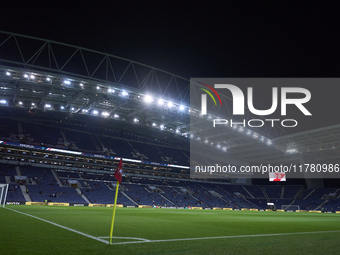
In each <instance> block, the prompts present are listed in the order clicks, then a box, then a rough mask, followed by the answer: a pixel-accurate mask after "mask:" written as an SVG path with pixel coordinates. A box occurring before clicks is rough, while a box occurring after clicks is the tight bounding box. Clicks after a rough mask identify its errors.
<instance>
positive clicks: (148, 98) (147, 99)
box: [144, 95, 153, 103]
mask: <svg viewBox="0 0 340 255" xmlns="http://www.w3.org/2000/svg"><path fill="white" fill-rule="evenodd" d="M144 101H145V102H146V103H151V102H152V101H153V99H152V97H151V96H150V95H146V96H145V97H144Z"/></svg>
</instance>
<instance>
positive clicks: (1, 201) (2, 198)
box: [0, 183, 9, 207]
mask: <svg viewBox="0 0 340 255" xmlns="http://www.w3.org/2000/svg"><path fill="white" fill-rule="evenodd" d="M8 186H9V184H1V183H0V207H1V206H2V207H5V204H6V198H7V192H8Z"/></svg>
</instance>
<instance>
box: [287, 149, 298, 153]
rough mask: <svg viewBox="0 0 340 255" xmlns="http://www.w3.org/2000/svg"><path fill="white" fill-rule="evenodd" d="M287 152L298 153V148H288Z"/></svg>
mask: <svg viewBox="0 0 340 255" xmlns="http://www.w3.org/2000/svg"><path fill="white" fill-rule="evenodd" d="M286 153H288V154H294V153H298V150H297V149H295V148H292V149H287V150H286Z"/></svg>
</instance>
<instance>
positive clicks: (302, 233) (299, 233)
mask: <svg viewBox="0 0 340 255" xmlns="http://www.w3.org/2000/svg"><path fill="white" fill-rule="evenodd" d="M335 232H340V230H331V231H314V232H296V233H277V234H258V235H238V236H212V237H197V238H182V239H165V240H149V241H132V242H119V243H113V244H112V245H117V244H136V243H160V242H177V241H194V240H210V239H228V238H242V237H243V238H244V237H265V236H287V235H305V234H323V233H335Z"/></svg>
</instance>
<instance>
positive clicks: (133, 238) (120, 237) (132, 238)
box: [98, 236, 151, 242]
mask: <svg viewBox="0 0 340 255" xmlns="http://www.w3.org/2000/svg"><path fill="white" fill-rule="evenodd" d="M98 238H103V239H107V238H110V237H109V236H100V237H98ZM112 239H131V240H141V241H145V242H150V241H151V240H149V239H145V238H139V237H122V236H113V237H112Z"/></svg>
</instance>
